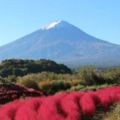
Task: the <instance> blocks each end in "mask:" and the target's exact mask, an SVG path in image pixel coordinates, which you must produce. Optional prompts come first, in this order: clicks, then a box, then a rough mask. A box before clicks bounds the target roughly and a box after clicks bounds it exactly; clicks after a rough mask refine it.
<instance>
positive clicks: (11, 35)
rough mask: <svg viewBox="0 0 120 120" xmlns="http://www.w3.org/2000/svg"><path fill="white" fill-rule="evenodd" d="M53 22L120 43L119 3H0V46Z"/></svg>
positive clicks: (81, 0)
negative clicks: (63, 23)
mask: <svg viewBox="0 0 120 120" xmlns="http://www.w3.org/2000/svg"><path fill="white" fill-rule="evenodd" d="M54 20H65V21H68V22H70V23H72V24H74V25H76V26H78V27H79V28H81V29H82V30H84V31H85V32H87V33H89V34H91V35H93V36H95V37H98V38H101V39H104V40H107V41H110V42H113V43H117V44H120V0H0V46H1V45H3V44H6V43H9V42H11V41H14V40H16V39H17V38H20V37H22V36H24V35H26V34H29V33H31V32H33V31H35V30H37V29H40V27H41V26H43V25H44V24H46V23H49V22H52V21H54Z"/></svg>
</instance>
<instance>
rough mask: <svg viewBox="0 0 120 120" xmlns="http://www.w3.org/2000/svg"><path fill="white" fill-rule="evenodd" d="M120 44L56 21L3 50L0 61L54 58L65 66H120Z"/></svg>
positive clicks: (4, 47)
mask: <svg viewBox="0 0 120 120" xmlns="http://www.w3.org/2000/svg"><path fill="white" fill-rule="evenodd" d="M119 50H120V45H117V44H114V43H110V42H108V41H105V40H101V39H98V38H96V37H94V36H91V35H89V34H88V33H86V32H84V31H82V30H81V29H79V28H77V27H76V26H74V25H72V24H70V23H68V22H66V21H56V22H53V23H50V24H48V25H47V26H45V27H42V28H41V29H39V30H37V31H35V32H32V33H30V34H28V35H26V36H24V37H22V38H20V39H17V40H15V41H13V42H11V43H9V44H7V45H4V46H2V47H0V60H4V59H10V58H23V59H44V58H45V59H52V60H55V61H57V62H62V63H65V64H68V65H70V64H73V65H75V66H79V65H81V64H83V65H86V64H103V65H104V64H106V63H109V65H113V64H120V63H119V61H118V60H117V58H120V53H119Z"/></svg>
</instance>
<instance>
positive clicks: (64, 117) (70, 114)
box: [0, 86, 120, 120]
mask: <svg viewBox="0 0 120 120" xmlns="http://www.w3.org/2000/svg"><path fill="white" fill-rule="evenodd" d="M116 102H120V86H118V87H108V88H104V89H100V90H97V91H95V92H64V93H59V94H56V95H53V96H46V97H45V96H42V97H39V98H31V99H30V98H29V99H26V100H17V101H14V102H11V103H9V104H6V105H3V106H1V107H0V120H82V117H83V116H88V117H91V116H93V115H94V113H95V111H96V109H97V107H98V106H101V107H103V109H104V110H107V109H108V108H109V106H110V105H112V104H114V103H116Z"/></svg>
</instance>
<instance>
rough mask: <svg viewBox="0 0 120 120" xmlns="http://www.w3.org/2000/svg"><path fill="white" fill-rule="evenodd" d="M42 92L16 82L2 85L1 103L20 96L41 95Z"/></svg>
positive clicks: (0, 87)
mask: <svg viewBox="0 0 120 120" xmlns="http://www.w3.org/2000/svg"><path fill="white" fill-rule="evenodd" d="M41 95H43V93H42V92H40V91H36V90H34V89H27V88H25V87H22V86H19V85H15V84H1V85H0V104H3V103H6V102H9V101H12V100H15V99H17V98H20V97H28V96H41Z"/></svg>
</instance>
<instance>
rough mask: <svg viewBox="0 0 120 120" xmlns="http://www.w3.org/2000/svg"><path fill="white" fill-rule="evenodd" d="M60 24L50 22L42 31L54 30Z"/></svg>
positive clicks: (58, 22) (59, 21)
mask: <svg viewBox="0 0 120 120" xmlns="http://www.w3.org/2000/svg"><path fill="white" fill-rule="evenodd" d="M60 23H62V21H61V20H58V21H54V22H51V23H50V24H47V25H45V26H44V27H43V28H42V29H43V30H49V29H52V28H55V27H56V26H58V25H59V24H60Z"/></svg>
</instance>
